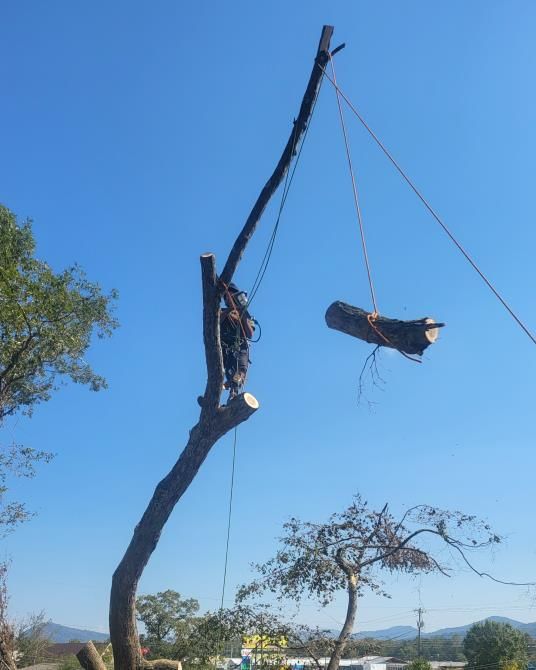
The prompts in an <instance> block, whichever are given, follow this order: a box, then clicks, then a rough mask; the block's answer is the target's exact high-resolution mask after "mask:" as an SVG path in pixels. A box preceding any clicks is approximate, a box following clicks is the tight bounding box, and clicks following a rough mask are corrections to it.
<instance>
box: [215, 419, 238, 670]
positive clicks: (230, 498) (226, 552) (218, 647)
mask: <svg viewBox="0 0 536 670" xmlns="http://www.w3.org/2000/svg"><path fill="white" fill-rule="evenodd" d="M237 431H238V426H235V429H234V436H233V458H232V465H231V486H230V490H229V508H228V512H227V537H226V540H225V560H224V563H223V580H222V588H221V600H220V638H219V640H218V646H217V650H216V651H219V650H220V648H221V644H222V633H223V631H222V627H221V616H222V613H223V603H224V601H225V588H226V586H227V567H228V565H229V544H230V538H231V520H232V515H233V494H234V480H235V467H236V438H237ZM215 667H216V660H215V661H214V668H215Z"/></svg>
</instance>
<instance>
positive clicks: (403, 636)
mask: <svg viewBox="0 0 536 670" xmlns="http://www.w3.org/2000/svg"><path fill="white" fill-rule="evenodd" d="M488 619H489V620H491V621H499V622H502V623H509V624H510V625H511V626H513V627H514V628H517V629H518V630H520V631H523V632H524V633H528V634H529V635H530V636H531V637H535V638H536V622H534V623H522V622H521V621H515V619H508V618H507V617H503V616H490V617H488ZM481 621H486V619H481ZM473 623H477V622H476V621H475V622H473ZM472 625H473V624H472V623H468V624H466V625H465V626H458V627H456V628H440V629H439V630H434V631H432V632H430V633H422V637H453V636H454V635H461V636H462V637H463V636H464V635H465V634H466V633H467V631H468V630H469V628H471V626H472ZM331 632H332V633H333V634H334V635H337V634H338V631H331ZM43 633H44V634H45V635H46V637H48V638H49V639H50V640H51V641H52V642H71V640H79V641H80V642H88V641H89V640H93V642H106V640H108V638H109V636H108V634H107V633H98V632H97V631H94V630H86V629H84V628H71V627H69V626H61V625H60V624H59V623H52V622H49V623H47V624H46V626H45V628H44V630H43ZM366 637H372V638H374V639H376V640H413V639H415V638H416V637H417V629H416V628H414V627H413V626H392V627H391V628H383V629H381V630H362V631H359V632H358V633H354V634H353V635H352V638H353V639H354V640H362V639H363V638H366Z"/></svg>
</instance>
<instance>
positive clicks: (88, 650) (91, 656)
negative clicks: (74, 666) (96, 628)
mask: <svg viewBox="0 0 536 670" xmlns="http://www.w3.org/2000/svg"><path fill="white" fill-rule="evenodd" d="M76 658H77V659H78V661H79V663H80V665H81V666H82V667H83V668H84V670H107V668H106V664H105V663H104V661H103V660H102V657H101V655H100V654H99V652H98V651H97V649H96V647H95V645H94V644H93V642H88V643H87V644H85V645H84V646H83V647H82V649H80V651H79V652H78V654H76Z"/></svg>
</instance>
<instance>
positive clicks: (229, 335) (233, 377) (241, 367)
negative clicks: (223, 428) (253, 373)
mask: <svg viewBox="0 0 536 670" xmlns="http://www.w3.org/2000/svg"><path fill="white" fill-rule="evenodd" d="M252 334H253V321H252V319H251V318H250V317H249V314H247V312H245V313H243V314H242V318H241V319H240V318H239V315H238V312H237V311H236V310H230V309H228V308H226V309H222V310H221V315H220V337H221V347H222V354H223V367H224V370H225V378H226V380H227V384H228V386H229V389H230V391H231V395H232V396H234V395H236V394H237V393H238V392H239V390H240V387H241V386H242V385H243V383H244V381H245V379H246V374H247V371H248V365H249V342H248V337H251V335H252Z"/></svg>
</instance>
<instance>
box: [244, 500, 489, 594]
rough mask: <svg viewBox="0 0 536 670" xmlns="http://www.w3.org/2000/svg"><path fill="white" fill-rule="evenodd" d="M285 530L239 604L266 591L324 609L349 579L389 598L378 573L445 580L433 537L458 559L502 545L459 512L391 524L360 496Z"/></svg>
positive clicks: (411, 516) (415, 513) (423, 508)
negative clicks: (318, 519)
mask: <svg viewBox="0 0 536 670" xmlns="http://www.w3.org/2000/svg"><path fill="white" fill-rule="evenodd" d="M283 529H284V534H283V536H282V537H280V538H279V540H280V545H281V547H280V549H279V550H278V551H277V553H276V554H275V556H274V557H273V558H271V559H269V560H268V561H267V562H266V563H261V564H255V565H254V569H255V570H256V571H257V573H258V574H259V578H258V579H256V580H254V581H253V582H251V583H250V584H247V585H245V586H242V587H241V588H240V590H239V592H238V599H239V600H240V601H242V600H244V599H245V598H248V597H251V596H257V595H260V594H262V593H263V592H265V591H270V592H272V593H274V594H276V595H277V597H278V598H279V599H290V600H299V599H301V598H303V597H312V598H315V599H316V600H317V601H318V602H319V604H320V605H322V606H326V605H328V604H329V603H330V602H331V601H332V600H333V598H334V596H335V594H336V593H337V592H339V591H341V590H344V589H346V588H347V586H348V575H349V574H350V573H351V574H353V575H354V576H355V577H356V589H357V592H358V594H359V595H362V594H363V592H364V591H366V590H371V591H373V592H375V593H378V594H380V595H384V596H388V594H387V593H386V592H385V591H384V589H383V582H382V580H381V578H380V576H379V572H378V569H379V570H383V571H385V572H389V573H394V572H406V573H415V572H419V573H421V572H434V571H439V572H441V573H443V574H445V575H448V574H449V572H450V570H451V568H449V566H447V565H441V564H440V563H439V562H438V561H437V560H436V559H435V558H434V556H433V555H432V553H431V552H432V548H431V547H430V545H429V544H426V540H427V539H429V538H430V537H432V538H435V539H438V540H440V541H441V542H442V543H447V544H448V545H449V546H451V547H453V548H454V549H455V550H457V551H460V552H469V551H472V550H474V549H482V548H484V547H489V546H492V545H494V544H496V543H498V542H500V541H501V538H500V537H499V536H498V535H496V534H495V533H493V532H492V531H491V529H490V527H489V526H488V525H487V524H486V523H484V522H482V521H479V520H478V519H476V517H474V516H469V515H467V514H463V513H462V512H451V511H447V510H440V509H437V508H435V507H430V506H428V505H418V506H416V507H413V508H411V509H410V510H408V511H407V512H406V513H405V514H404V515H403V517H402V519H396V518H395V517H394V516H393V515H392V514H391V513H390V511H389V509H388V506H387V505H385V507H384V508H383V509H382V510H381V511H378V510H373V509H369V507H368V506H367V503H366V501H364V500H363V499H362V498H361V497H360V496H359V495H356V496H355V497H354V501H353V502H352V504H351V505H350V506H349V507H348V508H346V509H345V510H344V511H343V512H338V513H335V514H332V515H331V516H330V518H329V519H328V521H327V522H326V523H312V522H304V521H300V520H298V519H295V518H292V519H290V521H288V522H287V523H285V524H284V526H283Z"/></svg>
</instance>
